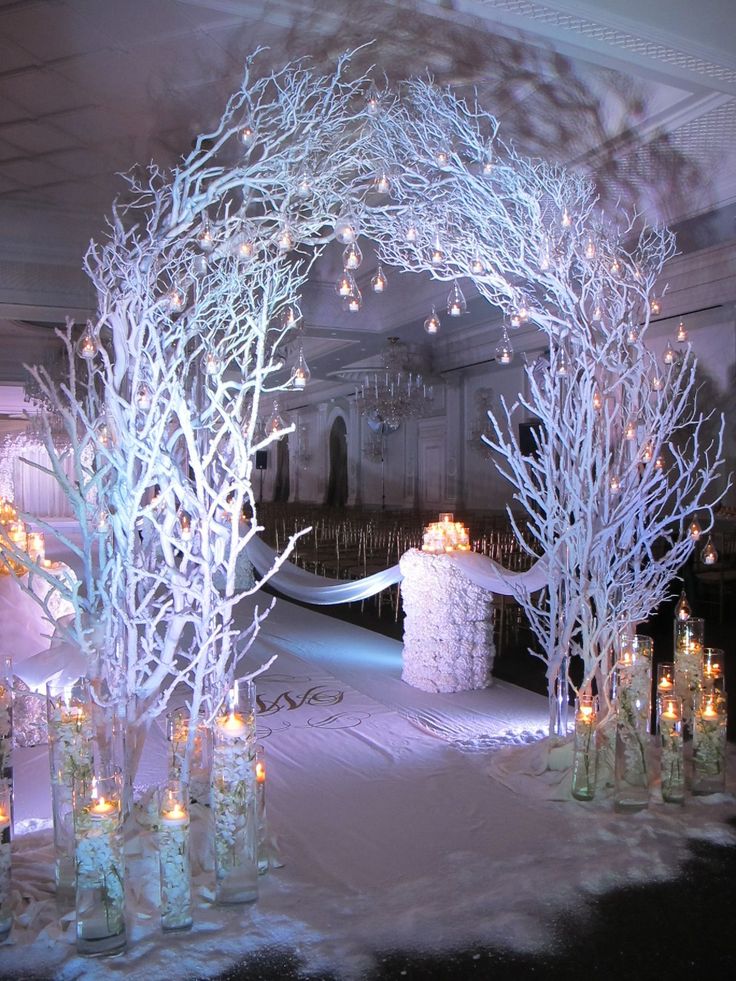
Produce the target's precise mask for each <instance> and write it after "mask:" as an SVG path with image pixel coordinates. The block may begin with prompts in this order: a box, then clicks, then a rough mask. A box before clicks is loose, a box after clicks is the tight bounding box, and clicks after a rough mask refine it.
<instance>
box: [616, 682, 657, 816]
mask: <svg viewBox="0 0 736 981" xmlns="http://www.w3.org/2000/svg"><path fill="white" fill-rule="evenodd" d="M630 677H631V675H630V673H629V672H628V671H627V670H624V671H623V672H619V675H618V682H617V689H616V751H615V769H614V790H613V797H614V807H615V809H616V810H617V811H638V810H641V809H642V808H645V807H648V806H649V765H648V739H649V737H648V735H647V732H648V728H649V698H648V697H642V695H641V692H640V691H639V686H638V685H637V684H632V685H630V684H628V683H627V680H628V678H630Z"/></svg>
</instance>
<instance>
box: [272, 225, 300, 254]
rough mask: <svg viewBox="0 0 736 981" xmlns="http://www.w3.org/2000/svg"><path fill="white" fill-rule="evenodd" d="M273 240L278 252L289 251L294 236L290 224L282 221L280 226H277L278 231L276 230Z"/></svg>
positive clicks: (294, 242) (294, 239)
mask: <svg viewBox="0 0 736 981" xmlns="http://www.w3.org/2000/svg"><path fill="white" fill-rule="evenodd" d="M275 241H276V248H277V249H278V250H279V252H291V250H292V249H293V248H294V246H295V244H296V238H295V236H294V232H293V230H292V228H291V225H290V224H289V223H288V222H284V224H283V225H282V226H281V228H279V230H278V232H276V239H275Z"/></svg>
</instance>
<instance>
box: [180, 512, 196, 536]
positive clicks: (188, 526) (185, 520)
mask: <svg viewBox="0 0 736 981" xmlns="http://www.w3.org/2000/svg"><path fill="white" fill-rule="evenodd" d="M177 518H178V520H179V537H180V538H181V540H182V541H183V542H190V541H191V540H192V536H193V534H194V528H193V527H192V519H191V518H190V517H189V515H188V514H187V513H186V511H179V513H178V515H177Z"/></svg>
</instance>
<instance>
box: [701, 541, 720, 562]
mask: <svg viewBox="0 0 736 981" xmlns="http://www.w3.org/2000/svg"><path fill="white" fill-rule="evenodd" d="M700 561H701V562H702V563H703V565H715V564H716V562H717V561H718V552H717V551H716V547H715V545H714V544H713V542H712V541H711V537H710V535H708V541H707V542H706V543H705V547H704V548H703V551H702V552H701V553H700Z"/></svg>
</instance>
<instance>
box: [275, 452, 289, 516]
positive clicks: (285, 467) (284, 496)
mask: <svg viewBox="0 0 736 981" xmlns="http://www.w3.org/2000/svg"><path fill="white" fill-rule="evenodd" d="M289 490H290V488H289V437H288V436H283V437H282V438H281V439H280V440H279V441H278V443H277V444H276V477H275V479H274V483H273V499H274V501H282V502H285V501H288V500H289Z"/></svg>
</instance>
